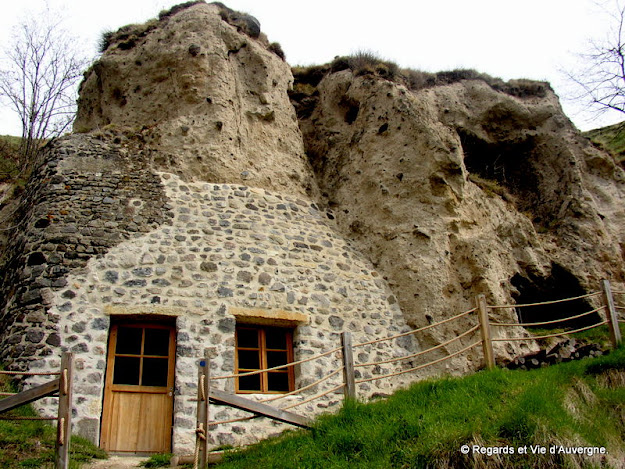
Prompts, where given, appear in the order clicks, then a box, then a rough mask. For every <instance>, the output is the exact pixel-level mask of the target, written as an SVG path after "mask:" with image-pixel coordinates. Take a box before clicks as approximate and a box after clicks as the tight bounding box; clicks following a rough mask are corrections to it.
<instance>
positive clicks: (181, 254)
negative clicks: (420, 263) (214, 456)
mask: <svg viewBox="0 0 625 469" xmlns="http://www.w3.org/2000/svg"><path fill="white" fill-rule="evenodd" d="M82 138H84V137H82ZM89 140H91V138H89ZM81 143H82V142H81V138H78V139H77V140H76V138H75V137H74V138H70V139H69V140H68V141H66V142H64V143H61V144H59V145H58V146H57V147H55V148H54V149H52V150H51V151H50V152H49V153H48V157H47V159H46V161H45V162H44V163H43V165H42V167H41V169H40V170H39V171H40V173H41V178H40V179H38V181H40V182H39V183H38V184H37V185H36V186H33V187H32V188H30V189H29V190H30V193H29V197H30V200H32V202H31V207H32V210H31V211H30V213H25V214H24V218H23V221H22V222H21V223H22V226H24V227H26V229H23V230H22V234H21V235H20V236H19V238H20V239H19V240H16V245H15V246H14V247H13V249H14V252H15V253H20V254H19V255H18V254H15V255H14V257H13V260H12V261H11V262H13V263H14V265H19V262H20V261H21V262H22V263H23V264H22V265H23V267H22V269H16V271H15V275H16V278H18V279H21V283H18V290H17V291H16V292H14V293H13V295H9V296H8V298H9V299H8V301H7V303H6V304H5V305H4V310H3V321H4V324H5V325H6V329H5V330H6V331H7V332H6V334H5V336H4V347H3V350H4V353H5V358H6V359H9V360H13V366H14V367H20V368H24V367H28V368H30V369H36V370H38V371H41V370H46V371H47V370H50V371H55V370H57V369H58V366H59V356H60V353H61V351H63V350H70V351H72V352H74V353H75V357H76V384H75V388H74V414H75V424H74V431H75V432H78V433H79V434H82V435H83V436H86V437H88V438H89V439H91V440H92V441H94V442H96V443H97V442H98V441H99V433H100V418H101V414H102V401H103V392H104V379H105V375H106V355H107V341H108V333H109V327H110V324H111V321H112V320H119V319H120V318H124V317H126V318H132V319H137V318H142V317H145V318H147V319H150V320H152V319H158V318H170V320H172V321H175V326H176V339H177V350H176V367H175V391H174V431H173V449H174V452H176V453H179V454H184V453H189V452H192V451H193V445H194V442H195V434H194V429H195V408H196V403H195V402H194V399H195V397H196V395H197V384H196V382H197V365H198V362H199V360H200V359H201V358H202V357H204V356H206V355H207V356H209V357H211V366H212V370H211V373H212V374H213V375H220V374H229V373H232V372H233V371H234V353H235V350H234V345H235V339H234V332H235V325H236V323H237V318H240V317H242V316H245V318H246V320H247V321H248V322H249V321H250V320H251V321H252V322H253V320H254V317H255V316H258V317H259V318H267V317H269V318H272V317H279V318H291V319H290V320H291V324H292V326H293V327H294V354H295V360H300V359H303V358H306V357H308V356H312V355H316V354H319V353H322V352H325V351H328V350H330V349H333V348H335V347H337V346H339V345H340V333H341V332H342V331H350V332H351V333H352V335H353V340H354V342H355V343H357V342H365V341H368V340H371V339H372V338H382V337H387V336H389V335H393V334H396V333H400V332H404V331H408V330H409V327H408V326H407V325H406V324H405V321H404V319H403V317H402V313H401V310H400V309H399V306H398V305H397V302H396V300H395V297H394V296H393V295H392V293H391V292H390V289H389V288H388V285H387V284H386V282H385V281H384V279H383V278H381V277H380V276H379V275H378V273H377V272H376V270H375V269H374V268H373V266H372V265H371V264H370V263H369V262H368V261H367V260H365V259H364V258H363V257H362V256H361V255H360V254H359V253H358V252H357V251H355V250H354V249H352V247H351V246H350V245H349V244H348V242H347V241H346V240H344V239H343V238H342V237H341V236H340V235H338V234H337V232H336V231H335V230H334V229H333V223H334V222H333V221H332V219H331V218H332V216H331V214H328V213H326V212H324V211H321V210H320V209H319V208H318V206H317V205H316V204H315V203H314V202H312V201H310V200H304V199H303V198H297V197H291V196H289V195H285V194H279V193H271V192H268V191H266V190H264V189H259V188H253V187H245V186H241V185H230V184H213V183H205V182H193V183H191V182H185V181H183V180H181V179H180V178H179V177H178V176H176V175H174V174H172V173H165V172H161V173H158V172H155V171H151V170H148V169H146V168H145V167H142V166H141V163H140V162H136V163H135V166H134V167H132V168H128V165H129V164H131V163H132V158H130V162H126V163H123V164H121V163H120V161H121V158H119V156H120V154H119V150H115V148H114V147H113V146H112V145H105V144H102V145H98V144H97V142H96V144H95V145H94V142H92V141H88V142H86V144H87V145H88V146H89V148H91V150H90V151H91V152H92V153H86V150H85V148H84V147H83V146H81ZM116 151H117V153H116ZM106 155H108V157H107V156H106ZM126 159H127V160H128V158H126ZM63 207H64V208H63ZM48 213H50V216H47V214H48ZM42 220H47V221H45V222H44V221H42ZM37 226H39V227H37ZM37 230H39V231H37ZM98 243H100V244H98ZM37 253H40V254H37ZM33 256H35V259H36V262H29V259H30V258H31V257H33ZM7 285H9V286H10V283H9V282H7ZM7 285H5V287H4V288H5V291H6V289H7V288H9V287H8V286H7ZM34 285H36V287H35V286H34ZM35 296H36V298H35ZM35 333H37V336H36V337H35ZM409 337H410V336H409ZM18 338H20V340H19V341H18V340H17V339H18ZM417 349H418V344H417V343H416V341H414V340H413V339H412V338H402V339H398V340H396V341H392V342H384V343H381V344H377V345H373V346H368V347H365V348H361V349H359V351H358V357H357V359H358V361H360V362H366V361H374V360H383V359H387V358H392V357H395V356H401V355H406V354H407V353H409V352H414V351H415V350H417ZM32 352H34V353H32ZM340 366H341V356H340V352H336V353H333V354H331V355H328V356H326V357H323V358H320V359H318V360H313V361H310V362H307V363H304V364H302V365H299V366H297V367H296V370H295V375H296V389H297V388H301V387H303V386H306V385H307V384H310V383H311V382H313V381H315V380H317V379H319V378H321V377H322V376H325V375H327V374H328V373H330V372H332V371H334V370H336V369H338V368H340ZM400 366H401V365H396V364H389V365H388V366H379V367H376V368H375V369H373V370H367V371H362V372H361V371H357V376H363V377H370V376H372V375H371V374H369V373H376V374H377V373H379V374H385V373H388V372H392V371H394V370H396V369H399V367H400ZM361 373H362V374H361ZM39 381H40V379H39V378H37V377H35V378H32V379H30V380H29V381H28V384H35V383H37V382H39ZM341 382H342V375H341V374H337V375H336V376H334V377H333V378H332V379H331V380H329V381H328V382H326V383H324V384H323V385H322V386H321V387H316V388H312V389H310V390H308V391H306V392H304V393H303V395H301V396H299V395H298V396H289V397H286V398H284V399H282V401H285V402H286V404H294V403H296V402H298V400H304V399H306V397H309V396H312V395H315V394H317V393H319V392H321V391H323V390H324V389H330V388H332V387H335V386H337V385H339V384H341ZM402 383H403V378H399V379H398V380H395V381H393V380H380V381H372V382H370V383H366V384H363V385H361V386H359V396H360V397H365V398H366V397H368V396H372V395H374V394H376V393H387V392H390V391H391V390H392V389H393V388H394V387H396V386H398V385H401V384H402ZM214 385H215V386H217V387H218V388H221V389H224V390H226V391H231V392H232V391H233V390H234V383H233V380H232V379H226V380H221V381H217V382H216V384H214ZM255 396H256V397H257V398H261V397H266V396H262V395H251V397H252V398H254V397H255ZM341 397H342V391H340V390H339V391H337V392H335V393H331V394H329V395H327V396H325V397H324V398H322V399H319V400H315V401H312V402H308V403H305V404H303V405H302V406H299V407H296V408H294V409H293V410H294V411H296V412H299V413H302V414H305V415H309V416H310V415H314V414H317V413H321V412H327V411H329V410H332V408H333V407H335V406H336V405H337V404H338V403H340V402H341ZM54 401H55V399H54V398H49V399H44V400H42V401H40V404H39V406H40V409H41V411H42V412H43V413H45V412H52V410H51V409H52V407H51V406H53V405H54ZM212 412H214V413H213V415H211V418H212V419H213V420H223V419H230V418H236V417H237V416H240V415H243V414H242V413H241V412H239V411H236V410H234V409H230V408H228V407H218V408H216V409H215V410H214V411H212ZM283 427H286V426H285V425H282V424H276V423H273V422H271V421H269V420H267V419H257V420H252V421H249V422H237V423H233V424H226V425H219V426H217V427H216V428H215V430H214V431H212V432H211V434H210V439H211V440H210V441H211V444H213V445H221V444H243V443H248V442H251V441H255V440H257V439H258V438H261V437H264V436H266V435H270V434H274V433H276V432H279V431H281V430H282V428H283Z"/></svg>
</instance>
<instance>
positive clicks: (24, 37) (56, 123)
mask: <svg viewBox="0 0 625 469" xmlns="http://www.w3.org/2000/svg"><path fill="white" fill-rule="evenodd" d="M76 44H78V41H76V39H75V38H73V37H71V35H69V34H68V33H67V32H66V31H65V30H64V29H63V28H62V27H61V23H60V20H58V19H56V18H55V15H53V14H49V12H48V14H46V15H40V17H39V18H34V17H33V18H30V19H28V20H26V21H24V22H22V23H21V24H20V25H19V26H18V27H17V28H16V30H15V33H14V35H13V42H12V43H10V44H9V45H8V47H7V49H6V51H5V54H4V56H5V57H4V58H5V60H4V63H6V66H5V67H3V69H2V70H0V96H3V97H5V98H6V100H7V101H8V102H9V103H10V105H11V107H12V109H13V110H14V111H15V112H16V113H17V115H18V116H19V119H20V121H21V124H22V146H21V148H20V161H19V166H20V170H24V169H25V168H26V167H28V166H29V165H30V164H31V163H32V162H33V160H34V158H35V156H36V155H37V152H38V151H39V149H40V148H41V145H42V144H43V143H44V142H45V141H46V140H48V139H50V138H54V137H57V136H59V135H61V134H62V133H63V132H64V131H65V130H66V129H67V128H68V127H69V126H70V125H71V123H72V121H73V119H74V115H75V111H76V85H77V84H78V81H79V80H80V78H81V76H82V71H83V69H84V68H85V67H86V65H87V60H86V58H85V57H84V56H83V55H82V54H80V53H79V52H78V50H77V49H76Z"/></svg>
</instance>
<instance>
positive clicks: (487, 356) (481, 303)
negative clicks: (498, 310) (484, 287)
mask: <svg viewBox="0 0 625 469" xmlns="http://www.w3.org/2000/svg"><path fill="white" fill-rule="evenodd" d="M476 303H477V314H478V317H479V319H480V333H481V335H482V348H483V349H484V361H485V362H486V368H488V369H489V370H492V369H493V368H495V353H494V352H493V342H492V340H491V335H490V323H489V321H488V306H487V305H486V297H485V296H484V295H478V297H477V300H476Z"/></svg>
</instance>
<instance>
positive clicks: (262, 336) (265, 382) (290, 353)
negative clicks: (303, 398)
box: [234, 323, 295, 394]
mask: <svg viewBox="0 0 625 469" xmlns="http://www.w3.org/2000/svg"><path fill="white" fill-rule="evenodd" d="M242 329H245V330H254V331H256V333H257V334H258V347H239V331H240V330H242ZM272 329H273V330H275V329H280V330H281V331H283V332H285V335H286V350H284V349H269V348H267V334H268V333H270V332H271V330H272ZM293 332H294V329H293V328H290V327H280V326H263V325H258V324H247V323H242V324H237V325H236V327H235V339H234V344H235V346H234V347H235V352H234V369H235V373H237V374H238V373H247V372H250V371H256V370H262V369H265V368H268V366H267V360H268V359H267V352H272V351H278V352H286V355H287V362H286V363H292V362H293V361H294V358H293V357H294V350H293ZM239 350H247V351H255V350H258V353H259V366H260V368H240V367H239ZM270 373H281V374H282V373H283V374H286V375H287V376H288V390H286V391H277V390H270V389H269V376H268V375H269V374H270ZM259 376H260V389H240V388H239V378H238V377H237V378H236V379H235V392H236V393H237V394H286V393H289V392H291V391H294V390H295V366H289V367H286V368H281V369H279V370H276V371H274V372H270V371H265V372H262V373H259Z"/></svg>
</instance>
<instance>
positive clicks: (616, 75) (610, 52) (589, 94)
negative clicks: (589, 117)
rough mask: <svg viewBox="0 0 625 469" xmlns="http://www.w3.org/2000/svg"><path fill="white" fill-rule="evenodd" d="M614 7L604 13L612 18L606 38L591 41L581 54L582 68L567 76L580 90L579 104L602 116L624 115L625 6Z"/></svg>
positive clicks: (578, 95) (618, 3) (578, 94)
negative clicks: (613, 112)
mask: <svg viewBox="0 0 625 469" xmlns="http://www.w3.org/2000/svg"><path fill="white" fill-rule="evenodd" d="M614 5H615V8H614V11H608V10H605V13H606V14H607V15H608V16H609V18H610V27H609V28H606V29H607V35H606V37H605V38H603V39H602V40H591V41H590V42H589V47H588V50H587V51H586V52H584V53H581V54H579V58H580V59H581V63H582V64H583V65H582V66H581V67H580V69H578V70H575V71H571V72H567V73H566V75H567V76H568V78H569V79H570V80H571V81H572V83H573V84H574V85H575V86H576V88H577V90H578V92H577V96H576V98H577V99H578V100H580V101H583V102H586V103H587V104H588V105H589V106H590V107H591V108H595V109H597V111H598V112H599V113H603V112H607V111H609V110H615V111H619V112H622V113H624V114H625V4H623V5H622V4H621V2H620V1H616V2H615V4H614Z"/></svg>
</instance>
